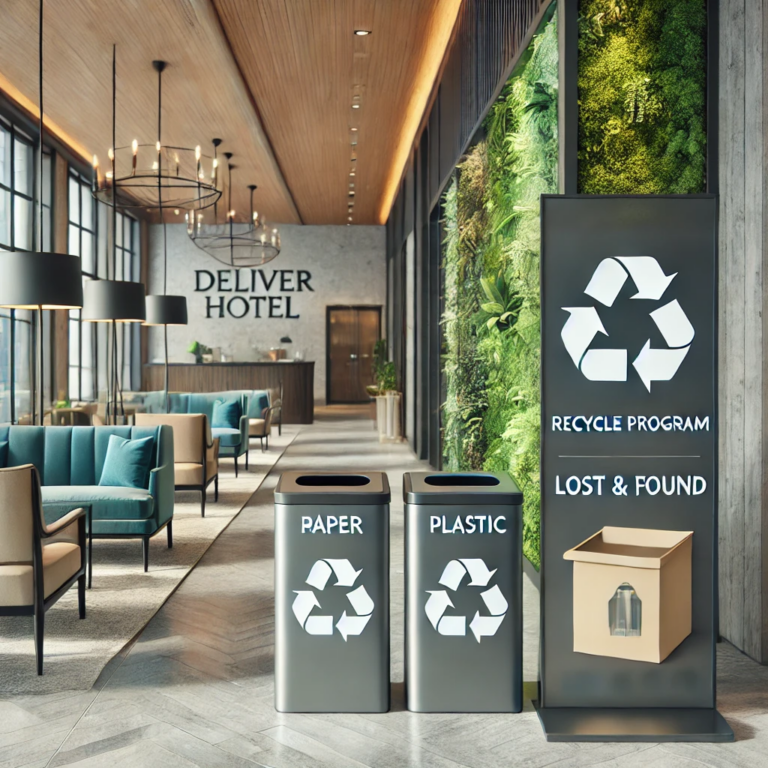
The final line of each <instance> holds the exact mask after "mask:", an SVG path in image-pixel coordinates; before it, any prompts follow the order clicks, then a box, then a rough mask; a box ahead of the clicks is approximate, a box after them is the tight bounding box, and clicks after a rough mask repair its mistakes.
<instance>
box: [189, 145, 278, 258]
mask: <svg viewBox="0 0 768 768" xmlns="http://www.w3.org/2000/svg"><path fill="white" fill-rule="evenodd" d="M220 143H221V139H214V140H213V145H214V162H217V161H218V156H217V155H216V149H217V147H218V146H219V144H220ZM224 157H225V158H226V159H227V212H226V217H225V221H224V222H221V223H219V220H218V205H214V206H213V219H212V221H206V217H207V216H209V213H208V212H206V213H197V214H195V212H194V211H191V212H189V213H187V234H188V235H189V239H190V240H192V242H193V243H194V244H195V245H196V246H197V247H198V248H200V250H202V251H204V252H205V253H207V254H208V255H209V256H212V257H213V258H214V259H216V260H217V261H220V262H221V263H222V264H226V265H227V266H229V267H234V268H235V269H237V268H240V267H260V266H262V265H264V264H266V263H267V262H270V261H272V259H274V258H276V257H277V256H278V255H279V253H280V247H281V246H280V233H279V232H278V230H277V228H276V227H274V226H269V225H267V223H266V222H265V221H264V220H263V219H262V218H261V217H260V216H259V214H258V212H257V211H255V210H254V206H253V193H254V192H255V191H256V189H257V187H256V185H255V184H249V185H248V190H249V192H250V211H249V215H248V217H247V218H246V220H245V221H235V218H236V213H235V211H234V210H233V208H232V171H233V170H235V168H236V167H237V166H235V165H233V164H232V162H231V160H232V153H231V152H225V153H224Z"/></svg>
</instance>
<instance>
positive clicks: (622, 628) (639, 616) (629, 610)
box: [608, 581, 643, 637]
mask: <svg viewBox="0 0 768 768" xmlns="http://www.w3.org/2000/svg"><path fill="white" fill-rule="evenodd" d="M642 621H643V603H642V601H641V600H640V598H639V597H638V596H637V594H636V592H635V588H634V587H633V586H632V585H631V584H627V582H626V581H625V582H624V583H623V584H621V585H620V586H619V588H618V589H617V590H616V593H615V594H614V596H613V597H612V598H611V599H610V601H609V602H608V623H609V625H610V628H611V635H613V636H615V637H640V633H641V630H642Z"/></svg>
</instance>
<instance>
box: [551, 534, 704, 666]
mask: <svg viewBox="0 0 768 768" xmlns="http://www.w3.org/2000/svg"><path fill="white" fill-rule="evenodd" d="M692 539H693V532H692V531H656V530H647V529H644V528H613V527H606V528H603V529H602V530H601V531H598V532H597V533H596V534H595V535H594V536H591V537H590V538H588V539H587V540H586V541H584V542H582V543H581V544H579V545H578V546H577V547H574V548H573V549H570V550H568V551H567V552H566V553H565V554H564V555H563V558H564V559H565V560H572V561H573V650H574V651H575V652H576V653H589V654H592V655H594V656H613V657H615V658H619V659H632V660H634V661H650V662H654V663H656V664H659V663H661V662H662V661H664V659H666V658H667V656H669V654H670V653H672V651H674V650H675V648H677V646H678V645H680V643H682V642H683V640H685V638H686V637H688V635H690V634H691V550H692V544H693V541H692Z"/></svg>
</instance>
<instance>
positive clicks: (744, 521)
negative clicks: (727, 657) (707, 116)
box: [719, 0, 768, 663]
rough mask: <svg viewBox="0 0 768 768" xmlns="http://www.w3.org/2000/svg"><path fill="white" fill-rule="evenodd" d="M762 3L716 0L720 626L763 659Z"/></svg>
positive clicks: (766, 578) (766, 127)
mask: <svg viewBox="0 0 768 768" xmlns="http://www.w3.org/2000/svg"><path fill="white" fill-rule="evenodd" d="M767 53H768V2H767V1H766V0H721V2H720V73H719V99H720V104H719V107H720V110H719V111H720V126H719V132H720V142H719V155H720V174H719V176H720V195H721V201H720V318H719V320H720V339H719V342H720V366H719V367H720V632H721V634H722V635H723V636H724V637H725V638H726V639H728V640H730V641H731V642H732V643H733V644H734V645H736V646H737V647H738V648H740V649H742V650H743V651H744V652H745V653H747V654H749V655H750V656H752V657H753V658H755V659H757V660H759V661H761V662H763V663H768V488H766V472H765V464H766V460H767V459H768V450H767V449H768V443H767V442H766V437H767V436H768V433H767V432H766V430H767V429H768V409H766V405H765V398H766V395H767V394H768V370H767V369H766V360H767V359H768V358H767V356H766V352H767V351H768V350H767V349H766V341H767V340H768V335H766V327H765V322H766V318H765V313H764V306H765V298H766V288H767V287H768V273H767V272H766V245H768V239H767V237H766V235H767V232H766V226H767V225H768V210H767V208H766V205H767V204H768V188H767V187H766V172H765V161H766V135H767V134H768V93H767V92H766V87H765V83H766V74H767V71H766V64H767V63H768V56H767V55H766V54H767Z"/></svg>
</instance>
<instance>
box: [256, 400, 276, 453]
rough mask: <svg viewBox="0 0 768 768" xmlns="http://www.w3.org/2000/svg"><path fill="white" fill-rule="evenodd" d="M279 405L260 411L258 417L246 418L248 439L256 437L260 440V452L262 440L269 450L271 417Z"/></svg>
mask: <svg viewBox="0 0 768 768" xmlns="http://www.w3.org/2000/svg"><path fill="white" fill-rule="evenodd" d="M277 408H279V406H274V405H272V406H270V407H269V408H265V409H264V410H263V411H262V412H261V418H260V419H248V439H249V440H250V439H251V438H252V437H258V438H259V440H261V452H262V453H264V442H265V441H266V444H267V450H269V436H270V435H271V434H272V418H273V415H274V413H275V411H276V410H277Z"/></svg>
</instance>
